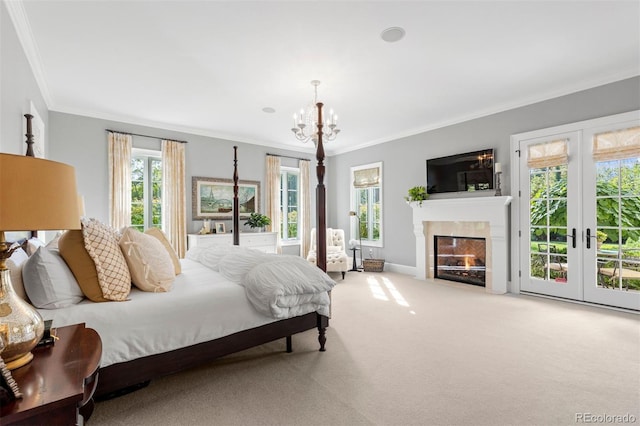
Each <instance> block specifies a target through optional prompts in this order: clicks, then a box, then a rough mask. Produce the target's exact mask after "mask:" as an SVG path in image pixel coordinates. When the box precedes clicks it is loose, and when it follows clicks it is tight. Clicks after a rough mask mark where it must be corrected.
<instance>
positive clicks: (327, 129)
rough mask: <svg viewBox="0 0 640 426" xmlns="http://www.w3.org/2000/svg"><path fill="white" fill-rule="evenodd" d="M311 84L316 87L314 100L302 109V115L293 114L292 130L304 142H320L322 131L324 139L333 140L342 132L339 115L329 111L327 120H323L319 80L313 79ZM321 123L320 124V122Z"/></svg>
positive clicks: (315, 143)
mask: <svg viewBox="0 0 640 426" xmlns="http://www.w3.org/2000/svg"><path fill="white" fill-rule="evenodd" d="M311 85H312V86H313V87H314V92H315V96H314V98H313V102H312V103H310V104H309V105H308V106H307V108H306V109H301V110H300V115H298V114H297V113H296V114H293V127H292V128H291V131H292V132H293V133H294V134H295V135H296V138H297V139H298V140H300V141H302V142H303V143H307V142H309V141H310V140H312V141H313V143H314V145H317V143H318V136H319V135H320V132H322V139H323V141H332V140H334V139H335V138H336V136H338V133H340V129H338V128H337V124H336V123H337V122H338V116H337V115H336V114H334V113H333V110H331V111H330V112H329V116H328V117H327V119H326V121H325V122H324V123H323V122H322V106H323V104H322V103H321V102H318V86H319V85H320V81H319V80H312V81H311ZM318 123H320V124H318Z"/></svg>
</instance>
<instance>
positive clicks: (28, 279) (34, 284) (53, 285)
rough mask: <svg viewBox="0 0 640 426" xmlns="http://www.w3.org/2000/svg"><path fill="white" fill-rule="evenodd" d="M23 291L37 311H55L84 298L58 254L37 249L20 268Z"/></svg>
mask: <svg viewBox="0 0 640 426" xmlns="http://www.w3.org/2000/svg"><path fill="white" fill-rule="evenodd" d="M22 279H23V281H24V289H25V290H26V292H27V294H28V295H29V299H30V300H31V304H32V305H33V306H35V307H36V308H42V309H57V308H64V307H66V306H71V305H75V304H76V303H80V301H82V299H84V294H82V290H81V289H80V286H79V285H78V282H77V281H76V279H75V277H74V276H73V273H71V270H70V269H69V267H68V266H67V264H66V263H65V261H64V259H63V258H62V256H60V252H58V251H57V250H48V249H47V248H45V247H40V248H39V249H38V250H36V252H35V253H34V254H33V255H31V257H30V258H29V259H28V260H27V261H26V262H25V264H24V266H23V268H22Z"/></svg>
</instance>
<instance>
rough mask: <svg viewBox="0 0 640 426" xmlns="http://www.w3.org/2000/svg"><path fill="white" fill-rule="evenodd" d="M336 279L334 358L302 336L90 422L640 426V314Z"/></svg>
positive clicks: (185, 376)
mask: <svg viewBox="0 0 640 426" xmlns="http://www.w3.org/2000/svg"><path fill="white" fill-rule="evenodd" d="M336 279H337V281H338V286H337V287H336V288H335V290H334V291H333V294H332V298H333V313H332V315H333V318H332V320H331V327H330V329H329V330H328V331H327V351H326V352H324V353H320V352H318V351H317V348H318V344H317V340H316V339H317V333H316V332H315V331H309V332H306V333H302V334H300V335H297V336H295V337H294V339H293V343H294V353H292V354H287V353H285V352H284V340H283V341H278V342H273V343H270V344H267V345H264V346H261V347H258V348H254V349H251V350H248V351H245V352H242V353H239V354H236V355H232V356H229V357H226V358H224V359H221V360H218V361H216V362H212V363H211V364H209V365H206V366H204V367H201V368H197V369H194V370H191V371H187V372H185V373H181V374H178V375H174V376H170V377H167V378H164V379H158V380H155V381H153V382H151V384H150V385H149V386H148V387H147V388H145V389H142V390H140V391H137V392H135V393H132V394H129V395H127V396H124V397H121V398H117V399H113V400H110V401H104V402H100V403H98V404H97V405H96V410H95V412H94V415H93V417H92V418H91V420H90V422H89V424H90V425H92V426H98V425H361V424H364V425H368V424H375V425H502V424H504V425H553V424H563V425H573V424H580V423H586V422H584V421H581V419H583V420H586V419H591V423H593V420H604V421H605V423H607V424H611V423H612V422H611V421H608V422H607V420H611V419H612V418H611V417H602V416H624V415H627V416H635V423H636V424H638V423H639V422H640V408H639V407H640V321H639V320H640V317H639V316H637V315H634V314H629V313H624V312H617V311H612V310H607V309H602V308H597V307H590V306H584V305H578V304H572V303H568V302H562V301H555V300H549V299H542V298H536V297H531V296H515V295H502V296H496V295H490V294H486V293H485V292H484V289H483V288H480V287H475V286H468V285H464V284H456V283H448V282H445V281H442V282H432V281H426V282H425V281H419V280H415V279H414V278H412V277H409V276H406V275H401V274H395V273H388V272H385V273H378V274H376V273H354V272H350V273H348V274H347V278H346V279H345V280H344V281H342V280H340V278H339V277H336ZM580 416H582V417H580ZM589 416H591V417H589ZM598 416H600V417H598ZM627 418H629V417H627ZM632 418H633V417H632Z"/></svg>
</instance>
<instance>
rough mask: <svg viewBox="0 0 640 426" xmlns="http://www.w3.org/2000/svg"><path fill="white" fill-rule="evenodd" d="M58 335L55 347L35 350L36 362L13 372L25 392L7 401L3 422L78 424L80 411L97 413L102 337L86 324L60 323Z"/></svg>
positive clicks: (89, 414)
mask: <svg viewBox="0 0 640 426" xmlns="http://www.w3.org/2000/svg"><path fill="white" fill-rule="evenodd" d="M52 334H54V333H53V330H52ZM55 335H56V336H57V337H58V340H56V342H55V344H54V345H53V346H49V347H40V348H36V349H34V350H33V351H32V352H33V361H31V362H30V363H29V364H26V365H25V366H23V367H20V368H17V369H15V370H13V371H12V372H11V373H12V376H13V378H14V379H15V381H16V383H17V384H18V387H19V388H20V391H21V392H22V394H23V395H24V396H23V397H22V398H21V399H16V400H14V401H11V402H10V403H8V404H5V405H3V406H2V411H1V417H2V424H3V425H10V424H21V425H24V424H46V425H75V424H81V423H80V422H79V421H78V416H79V415H82V417H83V419H84V421H87V420H88V419H89V417H91V414H92V413H93V407H94V405H93V399H92V397H93V393H94V391H95V389H96V385H97V384H98V368H99V367H100V358H101V357H102V341H101V340H100V336H99V335H98V333H97V332H96V331H95V330H93V329H91V328H86V327H85V325H84V324H76V325H70V326H67V327H58V328H57V329H56V330H55Z"/></svg>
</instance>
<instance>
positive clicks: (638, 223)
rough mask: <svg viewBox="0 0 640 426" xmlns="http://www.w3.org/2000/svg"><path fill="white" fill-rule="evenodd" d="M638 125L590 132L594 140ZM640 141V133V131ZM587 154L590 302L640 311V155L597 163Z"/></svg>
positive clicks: (587, 288) (639, 131)
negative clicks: (602, 135) (604, 133)
mask: <svg viewBox="0 0 640 426" xmlns="http://www.w3.org/2000/svg"><path fill="white" fill-rule="evenodd" d="M634 124H635V126H638V123H635V122H625V123H620V124H617V125H615V126H607V127H606V128H599V129H593V130H590V131H589V132H587V133H585V138H588V139H587V140H589V141H591V140H592V139H593V138H594V137H595V135H597V134H599V133H602V132H603V131H611V130H616V129H620V130H624V129H629V128H633V126H634ZM636 129H637V130H636V132H637V133H636V136H635V137H637V138H640V128H636ZM590 154H591V155H586V156H585V158H584V160H583V164H584V176H585V182H584V185H585V187H584V193H585V209H584V215H585V228H586V229H585V235H589V242H585V252H584V253H585V254H584V257H585V263H584V264H585V270H584V276H585V284H584V285H585V289H584V295H585V300H586V301H590V302H594V303H601V304H606V305H611V306H618V307H623V308H629V309H636V310H638V309H640V156H638V155H637V154H635V153H632V154H631V155H630V156H627V157H626V158H615V159H603V160H600V161H597V160H594V158H593V155H592V153H590Z"/></svg>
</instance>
